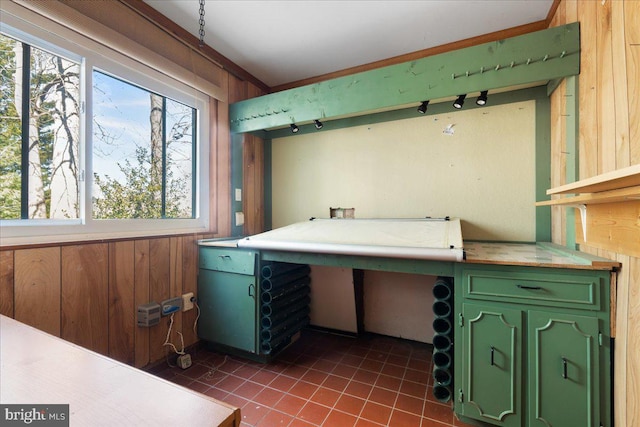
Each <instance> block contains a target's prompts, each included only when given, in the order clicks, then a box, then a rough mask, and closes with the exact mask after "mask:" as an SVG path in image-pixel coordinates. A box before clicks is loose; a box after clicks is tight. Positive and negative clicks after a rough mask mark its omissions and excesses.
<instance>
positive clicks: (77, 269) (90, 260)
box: [60, 243, 109, 354]
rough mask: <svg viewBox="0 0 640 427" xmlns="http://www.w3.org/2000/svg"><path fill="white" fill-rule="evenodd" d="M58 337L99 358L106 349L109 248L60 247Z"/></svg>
mask: <svg viewBox="0 0 640 427" xmlns="http://www.w3.org/2000/svg"><path fill="white" fill-rule="evenodd" d="M61 256H62V262H61V266H62V271H61V277H62V286H61V295H62V316H61V318H62V330H61V334H60V337H61V338H63V339H65V340H67V341H71V342H73V343H76V344H78V345H81V346H82V347H85V348H88V349H90V350H93V351H97V352H98V353H101V354H108V349H109V245H108V244H107V243H95V244H87V245H77V246H63V247H62V249H61Z"/></svg>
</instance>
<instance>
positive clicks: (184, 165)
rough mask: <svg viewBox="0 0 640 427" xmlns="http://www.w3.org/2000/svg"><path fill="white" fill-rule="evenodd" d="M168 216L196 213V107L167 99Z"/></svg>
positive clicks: (177, 216)
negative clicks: (194, 207) (194, 209)
mask: <svg viewBox="0 0 640 427" xmlns="http://www.w3.org/2000/svg"><path fill="white" fill-rule="evenodd" d="M166 106H167V108H166V109H167V138H166V147H167V151H166V153H167V154H166V156H167V161H166V165H167V166H166V167H167V179H166V182H167V185H166V187H167V192H166V216H167V217H170V218H191V217H192V213H193V206H192V205H193V200H192V199H193V197H192V194H194V191H195V189H194V188H193V187H194V182H193V165H194V159H193V147H195V140H194V120H195V110H194V109H193V108H191V107H188V106H186V105H184V104H180V103H179V102H176V101H172V100H167V104H166Z"/></svg>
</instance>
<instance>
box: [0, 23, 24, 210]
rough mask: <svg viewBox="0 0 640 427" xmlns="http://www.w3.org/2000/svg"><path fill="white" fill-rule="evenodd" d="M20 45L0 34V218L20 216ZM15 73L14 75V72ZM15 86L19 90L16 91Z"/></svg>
mask: <svg viewBox="0 0 640 427" xmlns="http://www.w3.org/2000/svg"><path fill="white" fill-rule="evenodd" d="M21 57H22V44H21V43H18V42H16V41H15V40H13V39H11V38H9V37H5V36H3V35H0V78H1V79H2V80H0V117H2V120H0V176H1V177H2V179H0V219H19V218H20V185H21V179H20V176H21V172H20V158H21V142H20V141H21V134H22V131H21V125H22V120H21V119H20V110H19V108H20V106H19V105H18V106H16V100H19V99H20V98H21V95H20V86H19V84H18V85H17V84H16V79H18V78H20V73H21V72H22V71H21V70H22V65H21V64H19V63H16V58H17V59H18V61H21ZM16 73H17V74H16ZM16 89H17V90H18V92H17V93H16Z"/></svg>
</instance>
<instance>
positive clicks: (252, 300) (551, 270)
mask: <svg viewBox="0 0 640 427" xmlns="http://www.w3.org/2000/svg"><path fill="white" fill-rule="evenodd" d="M351 221H353V220H345V221H340V222H332V221H324V222H322V224H318V225H319V227H317V228H318V229H320V232H319V233H317V234H316V236H313V237H310V236H308V235H307V234H305V233H306V232H307V230H306V228H316V224H314V223H315V222H316V221H309V223H305V224H302V227H299V228H295V230H292V229H291V228H289V230H288V231H291V232H290V233H284V235H283V233H280V232H275V233H273V234H271V233H270V232H267V236H264V235H257V236H249V237H243V238H236V239H212V240H202V241H200V242H199V246H200V251H199V254H200V255H199V256H200V258H199V266H200V273H199V274H200V275H199V284H198V298H199V300H200V303H201V307H202V317H201V321H200V322H199V327H200V329H199V336H200V338H201V339H203V340H205V341H207V342H210V343H212V344H215V345H218V346H220V347H221V348H223V349H225V350H229V351H230V352H236V353H239V354H243V355H246V356H247V357H252V358H256V359H258V360H269V359H270V358H271V357H273V356H274V355H275V354H277V353H278V352H279V351H281V349H283V348H285V347H286V346H287V345H288V344H289V343H291V342H293V341H295V339H297V338H296V337H297V335H298V331H299V330H300V329H301V328H303V327H304V326H305V325H306V324H308V322H309V318H308V313H309V308H308V304H309V302H310V296H311V295H310V282H311V281H310V277H309V276H308V274H309V267H308V266H309V265H325V266H334V267H343V268H350V269H354V271H355V270H378V271H386V272H399V273H411V274H421V275H430V276H438V279H437V280H436V283H448V284H449V291H448V292H446V293H445V294H448V295H450V300H448V301H447V300H440V299H438V298H439V297H437V296H436V292H435V291H434V297H435V298H436V300H437V301H436V302H438V303H439V306H441V305H444V306H446V307H447V309H446V310H439V311H438V313H436V310H435V303H434V309H433V310H434V315H436V319H435V320H434V331H435V332H437V333H438V334H439V335H438V338H439V339H438V343H442V342H444V343H445V344H446V343H448V345H444V346H443V347H442V348H440V347H436V345H435V342H436V341H435V338H436V337H435V336H434V363H435V364H436V365H437V367H438V369H439V371H438V372H443V373H439V374H438V375H436V373H435V371H434V391H433V394H434V396H435V397H436V399H438V400H440V401H442V402H449V401H451V400H453V401H454V408H455V412H456V413H457V414H458V415H459V416H461V417H463V419H464V420H466V421H471V420H478V421H482V422H489V423H492V424H496V422H497V423H498V424H499V425H503V426H505V427H506V426H510V427H532V426H534V425H539V424H538V423H539V422H540V420H552V421H551V422H549V423H547V424H546V425H553V426H574V425H575V426H578V425H579V426H581V427H582V426H589V427H598V426H604V427H610V426H611V406H610V396H611V378H610V375H609V372H610V363H611V362H610V361H611V349H612V345H611V343H610V339H612V338H614V337H615V270H616V269H617V268H619V267H620V263H618V262H617V261H612V260H608V259H605V258H600V257H596V256H593V255H590V254H588V253H584V252H579V251H575V250H570V249H568V248H565V247H563V246H560V245H556V244H552V243H544V242H538V243H517V242H476V241H464V240H462V239H461V236H460V235H459V233H451V231H452V230H451V229H452V228H455V227H456V226H457V224H456V223H454V222H451V223H449V222H448V221H449V220H448V219H447V220H442V219H441V220H440V221H439V222H436V223H432V224H431V223H430V224H426V225H428V226H429V227H431V226H433V227H434V228H435V227H439V226H441V228H442V229H443V230H444V231H445V232H444V233H440V234H437V235H436V234H434V235H429V234H428V233H427V234H425V233H422V230H421V229H418V228H420V227H417V228H416V230H415V232H414V233H410V232H408V231H407V230H405V233H404V235H403V236H399V235H398V234H397V233H395V231H396V230H398V229H393V230H391V228H392V227H391V226H390V224H391V223H389V222H379V223H377V224H376V227H377V226H380V228H381V230H379V229H377V228H376V229H375V230H374V231H375V233H369V230H365V231H363V230H362V228H361V227H358V228H357V229H352V228H351V227H350V225H351V224H355V223H351ZM334 224H335V225H336V226H339V227H340V229H339V230H338V231H335V230H334V232H333V233H327V232H325V231H326V227H329V228H333V227H332V226H333V225H334ZM451 224H453V225H451ZM307 225H308V227H307ZM365 225H366V224H365ZM400 225H402V226H404V225H406V223H402V224H400ZM419 225H420V226H423V225H425V224H424V223H420V224H419ZM446 228H449V230H446ZM300 230H302V232H299V231H300ZM443 230H440V231H443ZM284 231H287V230H284ZM329 231H331V230H329ZM400 231H402V230H400ZM453 231H457V230H453ZM274 236H275V237H274ZM375 236H378V237H377V238H376V237H375ZM430 245H431V246H430ZM425 248H426V249H430V248H433V249H434V250H433V251H429V250H424V249H425ZM355 280H356V279H355V275H354V288H355V283H356V281H355ZM361 285H362V284H360V286H361ZM319 286H322V284H321V283H320V284H319ZM391 286H393V284H391ZM434 289H435V285H434ZM362 298H363V293H362V292H359V293H357V296H356V300H357V301H360V304H362ZM357 301H356V306H358V304H359V303H358V302H357ZM425 309H428V308H427V307H425ZM436 320H438V324H439V325H440V324H442V325H444V326H443V327H442V328H440V329H441V330H440V329H436V326H435V325H436ZM228 325H236V326H235V327H234V328H229V327H228ZM439 346H440V344H439ZM454 348H455V349H456V350H455V352H454V351H453V349H454ZM436 353H437V354H436ZM436 356H437V357H436ZM436 360H438V362H437V363H436ZM454 365H455V369H453V368H452V367H453V366H454ZM454 371H455V372H456V374H455V375H454ZM567 396H570V399H569V400H570V402H569V403H568V404H567V405H564V404H562V403H559V402H563V401H564V400H566V399H567ZM565 406H566V407H570V408H571V410H570V411H567V410H566V407H565ZM567 414H569V415H567ZM567 417H569V418H567Z"/></svg>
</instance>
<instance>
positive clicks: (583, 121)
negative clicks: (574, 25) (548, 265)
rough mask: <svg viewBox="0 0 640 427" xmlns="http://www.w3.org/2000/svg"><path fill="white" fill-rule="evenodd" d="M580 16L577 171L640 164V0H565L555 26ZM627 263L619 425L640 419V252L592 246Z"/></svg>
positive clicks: (555, 103) (559, 226)
mask: <svg viewBox="0 0 640 427" xmlns="http://www.w3.org/2000/svg"><path fill="white" fill-rule="evenodd" d="M575 21H579V22H580V36H581V44H582V45H581V50H582V63H581V70H580V76H579V114H580V116H579V141H578V143H579V150H580V151H579V166H580V179H585V178H590V177H592V176H595V175H598V174H601V173H604V172H608V171H612V170H617V169H621V168H624V167H627V166H630V165H636V164H640V25H639V24H638V23H639V22H640V1H637V0H626V1H612V0H606V1H577V0H562V1H561V2H560V5H559V7H558V9H557V11H556V13H555V15H554V17H553V19H552V21H551V26H556V25H562V24H565V23H570V22H575ZM564 96H565V92H564V88H563V87H560V88H559V90H556V92H554V94H553V95H552V100H551V102H552V115H553V118H555V119H553V120H552V138H553V142H552V149H553V151H554V152H553V155H552V173H553V176H554V177H555V178H554V179H553V181H554V182H553V185H554V186H556V185H560V184H564V181H563V180H564V176H565V174H564V170H565V168H566V165H565V164H564V160H565V158H564V156H563V153H562V151H563V147H564V135H565V133H564V129H563V126H564V124H563V123H564V121H563V120H557V118H558V117H560V115H561V114H563V113H562V111H563V108H564ZM566 209H567V208H560V207H558V208H553V211H552V215H553V221H552V222H553V227H554V229H553V240H554V242H556V243H564V242H565V235H566V229H565V227H566V223H565V221H564V216H565V212H566ZM580 250H582V251H585V252H589V253H592V254H595V255H599V256H603V257H606V258H610V259H615V260H618V261H620V262H621V263H622V269H621V271H620V272H619V273H618V275H617V283H618V286H617V301H616V302H617V318H616V324H617V334H616V336H617V337H616V343H615V374H614V377H615V378H614V411H615V425H616V426H617V427H626V426H635V425H640V258H638V257H637V256H633V255H631V254H628V253H619V252H613V251H610V250H606V249H599V248H595V247H590V246H588V245H586V244H582V245H581V246H580Z"/></svg>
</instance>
